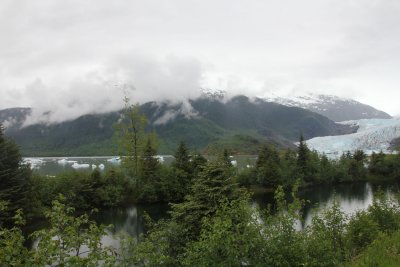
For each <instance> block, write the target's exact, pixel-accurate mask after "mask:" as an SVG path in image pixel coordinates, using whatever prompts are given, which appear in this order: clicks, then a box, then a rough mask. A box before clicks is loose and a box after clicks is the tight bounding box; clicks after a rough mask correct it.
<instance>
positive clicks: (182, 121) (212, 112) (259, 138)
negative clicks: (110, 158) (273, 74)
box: [0, 96, 354, 156]
mask: <svg viewBox="0 0 400 267" xmlns="http://www.w3.org/2000/svg"><path fill="white" fill-rule="evenodd" d="M141 110H142V112H143V113H144V114H146V116H147V117H148V118H149V122H150V124H149V127H148V130H154V131H156V132H157V134H158V136H159V137H160V139H161V140H162V142H161V146H160V150H159V152H160V153H166V154H169V153H173V151H174V150H175V149H176V147H177V145H178V143H179V142H180V140H184V141H186V142H187V143H188V145H189V146H190V147H191V148H192V149H197V150H201V151H206V152H211V151H213V150H215V149H218V147H221V146H222V145H223V146H224V147H228V148H230V149H232V150H233V151H234V152H237V153H255V152H257V148H258V147H259V145H260V144H261V143H264V142H270V143H274V144H276V145H278V146H286V147H287V146H293V142H294V141H296V140H298V138H299V136H300V134H301V133H302V134H303V135H304V137H305V138H306V139H308V138H313V137H316V136H326V135H338V134H345V133H350V132H352V131H353V130H354V129H353V128H351V127H350V126H347V125H340V124H336V123H334V122H333V121H331V120H329V119H328V118H326V117H324V116H322V115H320V114H317V113H314V112H311V111H308V110H305V109H301V108H297V107H287V106H284V105H280V104H276V103H269V102H266V101H264V100H261V99H254V100H253V99H249V98H247V97H245V96H237V97H234V98H232V99H230V100H229V101H227V102H225V103H224V102H221V101H219V100H217V99H216V98H209V97H202V98H199V99H195V100H190V101H189V103H179V104H171V103H169V102H164V103H156V102H149V103H146V104H144V105H142V106H141ZM15 111H16V114H17V115H18V114H19V113H21V112H20V111H18V109H15ZM7 112H8V117H10V116H12V114H10V112H9V111H7ZM2 114H5V113H3V111H0V116H3V115H2ZM26 114H28V113H26ZM17 115H16V116H17ZM1 118H2V117H1ZM118 118H120V113H119V112H112V113H107V114H96V115H85V116H81V117H79V118H77V119H75V120H72V121H67V122H63V123H58V124H52V125H43V124H36V125H31V126H28V127H25V128H22V129H18V128H17V127H9V128H8V129H6V134H7V135H9V136H11V137H13V138H14V139H15V141H16V142H17V144H18V145H19V146H20V147H21V149H22V152H23V153H24V155H30V156H34V155H35V156H46V155H60V156H64V155H111V154H115V153H116V150H115V145H114V143H113V141H112V136H113V133H114V129H113V125H114V124H115V123H116V122H117V121H118ZM3 121H4V120H3Z"/></svg>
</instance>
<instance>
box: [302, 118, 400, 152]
mask: <svg viewBox="0 0 400 267" xmlns="http://www.w3.org/2000/svg"><path fill="white" fill-rule="evenodd" d="M340 123H341V124H346V125H352V126H357V127H358V129H357V132H356V133H353V134H346V135H338V136H325V137H315V138H312V139H309V140H307V141H306V144H307V145H308V147H309V148H310V149H312V150H316V151H318V152H319V153H321V154H322V153H324V154H325V155H327V156H328V157H330V158H338V157H340V156H341V155H342V154H343V153H346V152H347V151H350V152H354V151H356V150H363V151H364V152H365V153H366V154H368V155H370V154H372V153H373V152H376V153H377V152H380V151H382V152H384V153H393V151H391V150H390V142H391V141H392V140H393V139H395V138H398V137H400V118H394V119H361V120H353V121H344V122H340Z"/></svg>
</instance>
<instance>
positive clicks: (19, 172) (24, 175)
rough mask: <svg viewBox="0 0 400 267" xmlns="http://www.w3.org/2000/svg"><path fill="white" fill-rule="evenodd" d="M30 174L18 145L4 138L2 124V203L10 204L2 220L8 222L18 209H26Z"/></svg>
mask: <svg viewBox="0 0 400 267" xmlns="http://www.w3.org/2000/svg"><path fill="white" fill-rule="evenodd" d="M30 174H31V172H30V169H29V167H28V166H26V165H23V164H22V157H21V155H20V153H19V149H18V147H17V145H16V144H15V143H14V142H13V141H11V140H9V139H7V138H6V137H5V136H4V130H3V127H2V125H1V124H0V201H5V202H7V203H8V213H6V212H3V213H2V214H1V215H0V220H2V221H3V220H4V221H7V219H9V218H11V217H12V216H10V215H11V214H14V213H15V211H16V210H17V209H19V208H25V209H26V207H27V205H28V202H29V201H28V197H29V190H28V183H29V178H30ZM1 217H3V218H1Z"/></svg>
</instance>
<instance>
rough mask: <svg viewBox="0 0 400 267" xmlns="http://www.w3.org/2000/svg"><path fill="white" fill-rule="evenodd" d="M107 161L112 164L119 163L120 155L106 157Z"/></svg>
mask: <svg viewBox="0 0 400 267" xmlns="http://www.w3.org/2000/svg"><path fill="white" fill-rule="evenodd" d="M107 161H108V162H111V163H112V164H120V163H121V158H120V157H112V158H111V159H108V160H107Z"/></svg>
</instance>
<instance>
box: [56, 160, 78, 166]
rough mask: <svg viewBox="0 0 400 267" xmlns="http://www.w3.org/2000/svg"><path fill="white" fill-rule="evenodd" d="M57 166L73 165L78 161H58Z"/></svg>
mask: <svg viewBox="0 0 400 267" xmlns="http://www.w3.org/2000/svg"><path fill="white" fill-rule="evenodd" d="M57 163H58V164H60V165H68V164H74V163H78V161H76V160H68V159H60V160H58V161H57Z"/></svg>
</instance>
